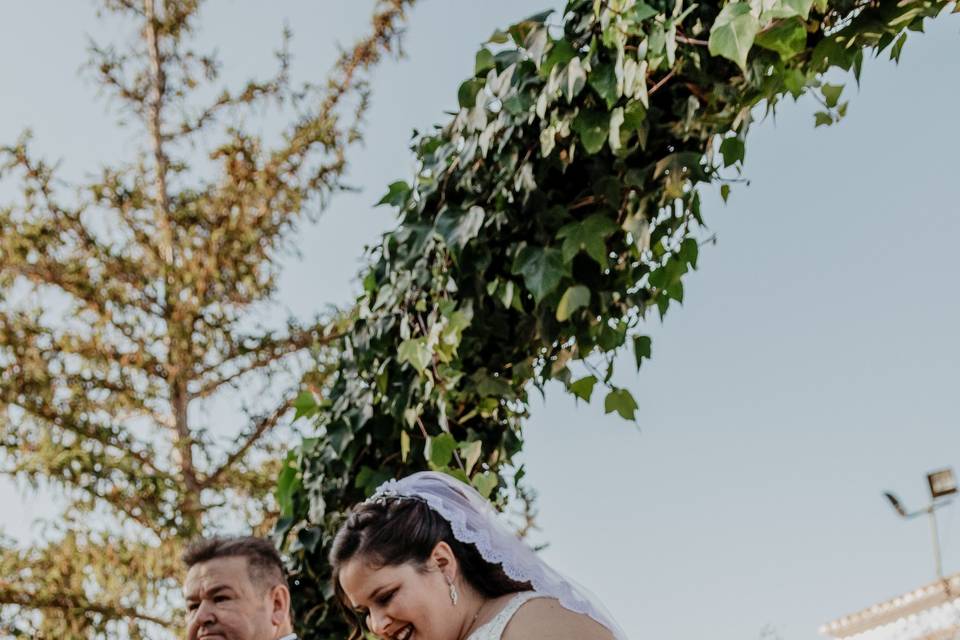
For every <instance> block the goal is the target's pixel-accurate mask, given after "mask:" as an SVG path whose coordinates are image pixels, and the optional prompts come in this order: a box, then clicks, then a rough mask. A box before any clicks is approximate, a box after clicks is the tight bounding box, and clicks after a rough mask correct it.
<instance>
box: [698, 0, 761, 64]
mask: <svg viewBox="0 0 960 640" xmlns="http://www.w3.org/2000/svg"><path fill="white" fill-rule="evenodd" d="M759 30H760V23H759V21H758V20H757V18H756V16H754V15H753V14H752V13H751V12H750V5H749V4H747V3H745V2H732V3H730V4H727V5H726V6H724V7H723V9H722V10H721V11H720V15H718V16H717V19H716V21H715V22H714V23H713V27H711V29H710V41H709V42H708V48H709V51H710V55H714V56H723V57H724V58H727V59H728V60H733V61H734V62H736V63H737V64H738V65H740V68H741V69H743V70H744V71H746V68H747V55H748V54H749V53H750V47H752V46H753V39H754V37H755V36H756V35H757V31H759Z"/></svg>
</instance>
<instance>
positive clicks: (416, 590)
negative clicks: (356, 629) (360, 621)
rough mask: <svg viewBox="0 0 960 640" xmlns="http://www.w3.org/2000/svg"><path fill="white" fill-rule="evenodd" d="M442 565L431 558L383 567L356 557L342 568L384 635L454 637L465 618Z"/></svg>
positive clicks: (355, 597) (344, 583)
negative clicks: (453, 599) (421, 563)
mask: <svg viewBox="0 0 960 640" xmlns="http://www.w3.org/2000/svg"><path fill="white" fill-rule="evenodd" d="M440 544H441V545H443V546H444V547H446V544H444V543H440ZM438 546H439V545H438ZM447 548H448V549H449V547H447ZM442 564H443V563H442V562H441V563H440V564H438V562H437V560H436V558H435V557H431V558H430V559H428V560H427V565H426V566H425V567H418V566H416V565H413V564H411V563H406V564H401V565H396V566H385V567H379V566H375V565H371V564H370V563H368V562H367V561H365V560H364V559H363V558H354V559H352V560H350V561H348V562H347V563H346V564H345V565H344V566H343V567H342V568H341V569H340V586H341V587H342V588H343V591H344V593H345V594H346V596H347V598H348V599H349V601H350V604H351V605H352V606H353V608H354V609H355V610H356V611H357V612H358V613H360V614H361V615H362V616H363V617H364V618H365V620H366V622H367V626H368V627H369V629H370V630H371V631H372V632H373V633H375V634H376V635H377V636H379V637H381V638H388V639H390V640H453V639H455V638H456V637H457V634H458V633H459V631H460V628H461V626H462V625H461V623H462V620H461V616H460V615H458V614H459V613H460V611H458V610H457V608H456V607H454V606H453V604H452V602H451V601H450V591H449V586H448V584H447V580H446V578H445V577H444V574H443V571H442V566H441V565H442ZM461 608H462V606H461Z"/></svg>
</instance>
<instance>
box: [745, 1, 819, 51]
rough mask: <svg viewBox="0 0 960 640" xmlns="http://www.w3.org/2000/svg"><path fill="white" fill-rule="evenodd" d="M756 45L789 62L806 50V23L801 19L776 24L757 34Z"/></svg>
mask: <svg viewBox="0 0 960 640" xmlns="http://www.w3.org/2000/svg"><path fill="white" fill-rule="evenodd" d="M808 9H809V7H808ZM756 43H757V45H758V46H761V47H763V48H764V49H769V50H770V51H775V52H777V53H778V54H780V58H781V59H782V60H789V59H790V58H792V57H793V56H795V55H797V54H798V53H800V52H802V51H804V50H806V48H807V28H806V23H805V22H804V21H803V20H802V19H801V18H791V19H789V20H783V21H781V22H778V23H776V24H774V26H772V27H771V28H769V29H766V30H764V31H761V32H760V33H758V34H757V38H756Z"/></svg>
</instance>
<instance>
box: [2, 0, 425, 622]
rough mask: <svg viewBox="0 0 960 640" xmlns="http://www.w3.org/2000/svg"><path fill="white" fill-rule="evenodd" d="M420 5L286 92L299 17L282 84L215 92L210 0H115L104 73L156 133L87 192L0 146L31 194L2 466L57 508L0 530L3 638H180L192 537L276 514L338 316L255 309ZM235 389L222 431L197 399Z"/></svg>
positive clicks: (9, 260)
mask: <svg viewBox="0 0 960 640" xmlns="http://www.w3.org/2000/svg"><path fill="white" fill-rule="evenodd" d="M412 4H413V2H412V0H380V1H379V2H378V3H377V5H376V10H375V13H374V15H373V21H372V30H371V32H370V34H369V35H368V36H366V37H365V38H363V39H362V40H360V41H358V42H357V43H356V44H355V46H354V47H352V48H351V49H348V50H345V51H343V53H342V55H341V57H340V59H339V61H338V62H337V64H336V66H335V68H334V69H333V70H332V72H331V74H330V76H329V78H328V79H327V82H326V83H325V84H322V85H310V84H308V85H305V86H294V84H293V83H292V81H291V80H290V78H289V74H288V69H289V62H290V60H289V55H288V53H287V51H286V40H287V39H288V38H289V33H285V34H284V48H283V50H281V51H280V52H278V54H277V55H278V70H277V72H276V75H275V76H273V77H271V78H267V79H264V80H253V81H250V82H249V83H247V84H246V85H245V86H242V87H240V88H238V89H237V90H226V89H225V90H223V91H222V92H221V93H219V94H217V95H216V96H215V97H214V98H213V99H212V100H210V101H207V102H204V101H203V100H204V98H203V96H204V95H209V94H210V89H211V88H213V89H216V85H217V82H218V71H219V67H220V64H219V62H218V60H217V59H216V58H215V57H214V56H212V55H207V54H203V53H200V52H198V51H196V50H195V49H193V48H192V46H191V35H192V32H193V29H194V26H195V23H196V21H197V19H198V18H197V14H198V11H199V9H200V5H201V3H200V2H199V1H197V0H190V1H184V0H104V2H103V5H102V10H103V11H104V12H106V13H110V14H115V15H117V16H119V17H121V18H122V19H124V20H127V21H129V22H130V23H134V24H136V25H137V28H138V38H136V39H135V40H134V43H133V44H132V45H131V46H130V47H129V48H127V49H117V48H115V47H113V46H100V45H95V44H94V45H91V58H92V59H91V68H92V69H93V71H94V73H95V75H96V78H97V80H98V82H99V83H100V84H101V85H102V86H103V87H104V88H105V89H106V90H107V91H108V93H110V94H112V96H113V97H114V98H115V99H116V100H117V101H118V103H119V105H120V108H121V111H122V115H123V117H125V118H129V119H130V121H131V122H132V123H133V126H135V127H136V131H137V132H138V134H140V136H141V140H142V142H143V145H142V147H141V148H139V149H138V150H137V152H136V154H135V155H134V157H132V158H131V159H130V160H129V161H128V162H126V163H124V164H116V165H114V166H111V167H108V168H105V169H103V170H102V172H101V173H100V175H99V177H98V178H97V179H96V181H95V182H92V183H90V184H84V185H82V186H80V187H79V188H78V189H76V193H75V194H72V195H71V194H67V195H64V191H65V189H64V186H63V185H62V184H61V183H60V181H59V180H58V179H57V175H56V171H55V167H54V166H52V165H51V164H49V163H48V162H45V161H43V160H39V159H37V158H35V157H34V154H33V153H32V152H31V150H30V146H29V141H30V138H29V136H24V137H23V138H22V139H21V140H20V141H19V142H18V143H16V144H13V145H10V146H5V147H2V148H0V177H4V178H7V179H15V180H17V181H18V183H19V187H20V191H21V193H22V197H21V198H20V199H19V201H18V202H15V203H13V204H11V205H9V206H7V207H5V208H2V209H0V229H2V230H3V231H2V235H0V269H2V270H0V447H2V449H0V460H2V465H3V466H2V472H3V473H6V474H8V475H10V476H13V477H14V478H16V479H17V480H19V481H21V482H25V483H28V484H32V485H46V486H52V487H54V488H56V489H59V490H60V495H61V496H62V498H63V503H64V510H63V514H62V519H61V520H59V521H58V522H57V523H55V524H52V525H51V527H52V531H51V534H50V535H49V536H48V537H47V539H45V540H42V541H40V542H38V543H36V544H34V545H32V546H28V547H15V546H13V545H12V544H10V543H9V542H6V543H0V569H2V573H3V575H2V577H0V620H2V622H0V633H5V634H8V635H12V636H22V635H30V636H39V637H62V638H92V637H104V636H105V635H108V636H110V637H130V638H147V637H149V638H159V637H172V635H173V634H175V633H176V632H177V630H178V623H177V619H178V616H175V615H174V612H173V610H172V609H171V602H172V600H171V598H173V597H174V595H173V594H174V593H175V592H176V591H177V590H178V589H179V584H180V580H179V577H180V567H179V550H180V548H181V547H182V545H183V544H184V542H185V541H186V540H188V539H189V538H192V537H194V536H196V535H197V534H200V533H207V532H211V531H216V530H217V529H218V527H221V526H229V523H230V522H231V521H232V522H236V523H250V525H251V526H252V527H253V529H254V530H258V531H266V530H269V528H270V527H271V526H272V523H273V519H274V517H275V513H276V505H275V502H274V501H273V499H272V492H273V484H274V478H275V476H276V473H277V471H278V466H279V465H278V462H277V458H278V455H279V453H278V451H279V450H278V448H277V447H278V438H277V437H276V431H277V429H278V426H280V425H282V424H283V423H284V422H285V421H286V422H289V420H288V416H289V414H290V413H291V412H292V410H293V400H294V398H295V397H296V387H297V386H298V385H299V384H300V382H301V380H300V378H299V377H298V375H297V373H298V371H300V372H302V371H303V369H304V366H305V364H306V363H307V362H309V361H310V355H311V354H312V355H313V356H314V359H316V360H318V361H319V362H323V361H324V360H325V359H326V358H329V357H330V356H329V355H328V354H327V352H326V348H327V345H329V344H330V343H331V342H332V341H333V340H335V339H336V338H338V337H339V336H338V331H339V329H338V326H339V324H338V323H339V319H338V318H337V317H329V318H318V319H316V320H314V321H310V322H299V321H295V320H291V321H289V323H288V324H287V326H286V327H285V329H283V330H275V329H273V330H272V329H269V328H264V327H260V326H256V324H255V323H254V322H252V320H251V318H252V317H255V316H253V313H254V312H255V311H256V310H257V309H258V308H259V306H262V305H263V304H264V303H266V302H269V301H270V300H271V297H272V295H273V294H274V290H275V282H276V276H277V270H278V264H277V259H278V256H279V255H280V254H281V252H282V250H283V248H284V246H285V243H289V241H290V238H291V235H292V234H293V233H294V232H295V230H296V229H297V228H298V226H299V225H301V224H302V223H303V218H304V215H305V211H307V209H308V206H314V208H316V204H317V203H320V204H321V205H322V204H323V203H324V202H326V200H327V199H328V197H329V196H330V195H331V193H333V192H334V191H335V190H336V189H338V188H339V187H340V184H341V182H340V181H341V177H342V175H343V173H344V170H345V168H346V151H347V148H348V147H349V146H350V145H351V144H352V143H354V142H356V141H357V140H359V138H360V134H361V124H362V117H363V115H364V113H365V111H366V108H367V105H368V101H369V82H368V72H369V71H370V70H371V69H372V67H373V66H374V65H375V64H376V63H377V62H378V61H379V60H380V58H381V56H382V55H383V53H384V52H390V51H393V50H395V49H396V47H397V45H398V38H399V36H400V27H401V25H402V22H403V20H404V18H405V10H406V9H407V8H408V7H409V6H410V5H412ZM272 103H276V104H277V105H279V108H281V109H286V111H283V113H285V114H288V115H289V114H291V113H292V114H293V115H292V116H291V123H290V125H289V126H288V127H287V129H286V131H285V133H284V135H283V136H282V139H280V140H269V139H264V138H262V137H260V136H259V135H258V134H256V133H255V129H254V128H252V126H251V125H249V124H247V120H246V119H245V117H244V116H245V115H250V114H253V115H255V114H256V113H257V111H258V110H259V109H261V108H264V107H266V106H268V105H270V104H272ZM210 140H217V142H215V143H214V144H213V146H209V142H208V141H210ZM195 150H200V152H201V153H208V159H207V160H205V159H204V156H203V155H197V152H195ZM238 385H242V386H243V388H244V389H245V396H246V397H251V398H255V399H256V401H250V402H249V406H247V407H246V409H247V419H246V423H245V424H244V425H243V426H242V428H240V429H239V430H238V432H237V433H233V434H230V435H231V436H232V438H231V440H232V441H231V442H229V443H227V444H224V443H223V442H222V438H218V437H217V436H216V434H214V433H213V432H212V431H211V430H210V429H209V428H208V427H207V425H205V424H204V423H203V421H202V420H201V419H200V418H199V416H200V414H199V412H198V411H199V409H200V408H202V407H203V406H204V405H205V403H208V402H210V401H212V400H215V399H217V398H222V397H223V396H224V394H225V393H228V392H229V391H230V390H231V389H235V388H236V387H237V386H238ZM290 389H293V391H292V392H291V391H290Z"/></svg>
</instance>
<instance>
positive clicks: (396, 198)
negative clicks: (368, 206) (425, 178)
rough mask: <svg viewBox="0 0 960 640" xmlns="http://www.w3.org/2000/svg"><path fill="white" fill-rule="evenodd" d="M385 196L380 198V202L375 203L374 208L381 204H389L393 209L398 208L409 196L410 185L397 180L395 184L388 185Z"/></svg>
mask: <svg viewBox="0 0 960 640" xmlns="http://www.w3.org/2000/svg"><path fill="white" fill-rule="evenodd" d="M388 189H389V191H387V195H385V196H383V197H382V198H380V201H379V202H377V204H376V206H378V207H379V206H380V205H382V204H389V205H391V206H394V207H399V206H401V205H403V203H405V202H406V201H407V198H408V197H409V196H410V185H408V184H407V183H406V182H404V181H403V180H397V181H396V182H392V183H390V186H389V187H388Z"/></svg>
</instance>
